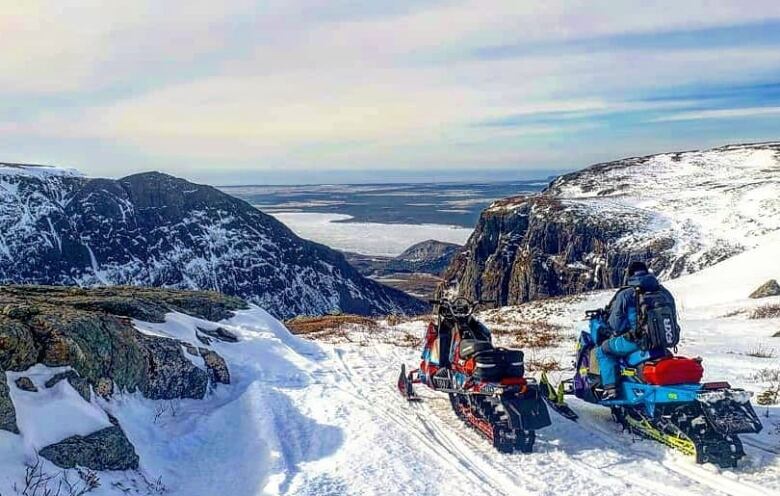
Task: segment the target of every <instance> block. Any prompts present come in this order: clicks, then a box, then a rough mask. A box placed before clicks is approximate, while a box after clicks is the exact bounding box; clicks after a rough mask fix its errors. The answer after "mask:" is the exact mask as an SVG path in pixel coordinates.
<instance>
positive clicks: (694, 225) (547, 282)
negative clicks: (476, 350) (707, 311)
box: [445, 144, 780, 305]
mask: <svg viewBox="0 0 780 496" xmlns="http://www.w3.org/2000/svg"><path fill="white" fill-rule="evenodd" d="M779 153H780V144H760V145H736V146H729V147H723V148H718V149H713V150H708V151H702V152H681V153H673V154H663V155H654V156H650V157H642V158H632V159H624V160H619V161H615V162H610V163H606V164H597V165H594V166H592V167H589V168H587V169H585V170H583V171H580V172H576V173H572V174H568V175H565V176H561V177H559V178H558V179H556V180H554V181H553V182H552V183H551V184H550V185H549V186H548V187H547V188H546V189H545V190H544V191H543V192H542V193H541V194H539V195H535V196H530V197H516V198H509V199H506V200H501V201H499V202H496V203H494V204H493V205H491V206H490V207H489V208H488V209H486V210H485V211H484V212H483V213H482V216H481V218H480V220H479V222H478V224H477V226H476V229H475V231H474V234H473V235H472V236H471V238H470V239H469V241H468V243H467V244H466V247H465V248H464V250H463V252H462V253H460V254H459V255H458V256H456V257H455V259H454V260H453V262H452V264H451V265H450V267H449V268H448V269H447V271H446V273H445V280H446V283H445V285H446V286H447V287H449V288H454V289H455V290H456V292H458V293H459V294H461V295H464V296H468V297H470V298H472V299H485V300H495V301H496V302H497V303H498V304H500V305H512V304H518V303H522V302H525V301H529V300H534V299H539V298H545V297H549V296H558V295H566V294H575V293H581V292H584V291H588V290H594V289H604V288H613V287H616V286H619V285H620V284H621V283H622V279H623V273H624V271H625V268H626V267H627V265H628V263H629V262H630V261H631V260H634V259H639V260H644V261H646V262H647V263H648V265H649V266H650V267H651V269H652V270H653V271H654V272H656V273H657V274H660V275H661V277H664V278H672V277H677V276H679V275H682V274H686V273H690V272H694V271H696V270H699V269H701V268H703V267H706V266H708V265H711V264H713V263H717V262H719V261H721V260H723V259H725V258H728V257H730V256H732V255H734V254H737V253H740V252H742V251H744V250H745V249H747V248H750V247H752V246H754V244H755V242H756V241H757V240H758V239H760V237H761V236H763V235H764V234H766V233H768V232H771V231H774V230H777V229H780V159H779V158H778V156H779Z"/></svg>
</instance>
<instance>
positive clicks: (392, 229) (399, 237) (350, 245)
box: [271, 212, 472, 256]
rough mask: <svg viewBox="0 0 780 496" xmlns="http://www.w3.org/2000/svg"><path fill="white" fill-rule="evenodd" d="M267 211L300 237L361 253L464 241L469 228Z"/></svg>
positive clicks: (388, 252) (398, 251)
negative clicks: (421, 242)
mask: <svg viewBox="0 0 780 496" xmlns="http://www.w3.org/2000/svg"><path fill="white" fill-rule="evenodd" d="M271 215H273V216H274V217H276V218H277V219H279V220H280V221H282V222H283V223H284V224H286V225H287V226H288V227H289V228H290V229H292V230H293V231H294V232H295V233H296V234H297V235H298V236H300V237H302V238H306V239H310V240H312V241H316V242H318V243H322V244H324V245H327V246H330V247H331V248H335V249H337V250H341V251H350V252H355V253H362V254H364V255H384V256H395V255H400V254H401V252H402V251H404V250H405V249H407V248H409V246H411V245H413V244H415V243H419V242H420V241H426V240H429V239H436V240H438V241H447V242H450V243H458V244H464V243H465V242H466V240H467V239H468V237H469V236H470V235H471V232H472V229H470V228H464V227H458V226H447V225H441V224H380V223H377V222H345V221H349V220H350V219H351V218H352V217H351V216H349V215H344V214H323V213H311V212H305V213H304V212H275V213H271Z"/></svg>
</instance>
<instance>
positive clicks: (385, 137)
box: [0, 0, 780, 184]
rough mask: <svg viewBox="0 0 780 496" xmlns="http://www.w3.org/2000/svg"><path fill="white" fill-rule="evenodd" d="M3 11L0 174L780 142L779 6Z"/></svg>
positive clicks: (472, 164)
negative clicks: (10, 168) (38, 166)
mask: <svg viewBox="0 0 780 496" xmlns="http://www.w3.org/2000/svg"><path fill="white" fill-rule="evenodd" d="M121 3H122V4H126V5H120V4H114V5H107V2H100V1H96V0H84V1H81V2H78V6H74V5H75V4H73V3H71V4H70V5H69V6H67V7H66V6H64V5H63V3H62V2H36V1H25V2H21V1H20V2H13V1H12V2H4V4H3V6H2V7H0V14H1V15H0V34H2V36H3V39H5V40H13V49H11V50H8V49H6V50H3V51H2V53H0V161H13V162H33V163H53V164H62V165H67V166H73V167H76V168H79V169H81V170H82V171H84V172H85V173H87V174H89V175H92V176H109V177H118V176H122V175H125V174H128V173H132V172H138V171H143V170H151V169H154V170H162V171H166V172H169V173H172V174H176V175H180V176H184V177H188V178H191V179H194V180H198V181H203V182H209V183H216V184H235V183H283V182H349V181H373V180H375V181H382V180H404V179H407V180H408V179H417V180H425V179H440V180H441V179H443V180H457V179H465V178H468V177H472V176H477V177H479V178H480V179H485V178H492V177H496V178H498V179H500V178H522V177H528V176H540V175H546V174H547V173H554V172H559V171H561V170H568V169H572V168H578V167H582V166H585V165H587V164H590V163H594V162H598V161H604V160H610V159H614V158H619V157H623V156H633V155H642V154H649V153H656V152H663V151H671V150H679V149H691V148H703V147H709V146H715V145H720V144H726V143H734V142H745V141H771V140H780V3H778V2H775V1H758V0H756V1H747V2H746V1H740V2H736V1H733V2H732V1H729V0H721V1H717V2H714V1H687V2H686V1H675V2H667V1H622V2H613V1H601V0H593V1H588V2H584V1H583V2H578V1H556V0H548V1H539V2H536V1H523V2H518V1H490V0H479V1H456V0H452V1H447V0H440V1H432V0H416V1H402V0H396V1H384V0H374V1H371V2H357V1H348V0H327V1H326V0H316V1H315V0H300V1H290V0H286V1H280V0H266V1H262V2H254V1H248V0H234V1H228V2H213V1H203V0H194V1H192V0H191V1H187V2H185V1H183V0H172V1H169V2H154V1H146V0H139V1H136V2H121Z"/></svg>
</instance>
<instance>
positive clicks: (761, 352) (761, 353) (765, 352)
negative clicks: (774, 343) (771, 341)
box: [745, 344, 775, 358]
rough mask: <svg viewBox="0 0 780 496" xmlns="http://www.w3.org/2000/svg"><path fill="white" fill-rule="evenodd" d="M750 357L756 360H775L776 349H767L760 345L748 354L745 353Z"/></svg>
mask: <svg viewBox="0 0 780 496" xmlns="http://www.w3.org/2000/svg"><path fill="white" fill-rule="evenodd" d="M745 354H746V355H747V356H749V357H754V358H774V356H775V349H774V348H767V347H766V346H764V345H763V344H759V345H758V346H756V347H755V348H753V349H751V350H750V351H748V352H747V353H745Z"/></svg>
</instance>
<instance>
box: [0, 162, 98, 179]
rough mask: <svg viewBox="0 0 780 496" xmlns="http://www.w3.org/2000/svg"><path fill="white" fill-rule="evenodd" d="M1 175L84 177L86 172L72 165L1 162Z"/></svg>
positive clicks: (42, 177) (43, 177)
mask: <svg viewBox="0 0 780 496" xmlns="http://www.w3.org/2000/svg"><path fill="white" fill-rule="evenodd" d="M1 176H25V177H37V178H40V179H45V178H48V177H52V176H59V177H83V176H84V174H82V173H81V172H80V171H79V170H78V169H74V168H71V167H55V166H52V165H31V164H4V163H0V177H1Z"/></svg>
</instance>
